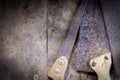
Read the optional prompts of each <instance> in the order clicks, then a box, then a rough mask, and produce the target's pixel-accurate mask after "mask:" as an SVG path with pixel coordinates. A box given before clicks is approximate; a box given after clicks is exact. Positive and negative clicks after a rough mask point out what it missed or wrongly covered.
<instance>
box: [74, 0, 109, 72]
mask: <svg viewBox="0 0 120 80" xmlns="http://www.w3.org/2000/svg"><path fill="white" fill-rule="evenodd" d="M109 51H110V49H109V43H108V39H107V34H106V30H105V25H104V20H103V16H102V13H101V9H100V5H99V2H98V1H93V0H89V2H88V5H87V8H86V10H85V14H84V17H83V20H82V23H81V25H80V32H79V39H78V53H77V56H76V58H77V59H76V69H77V70H79V71H85V72H93V70H92V69H91V68H90V65H89V60H90V59H92V58H94V57H96V56H98V55H100V54H101V53H104V52H109ZM93 65H94V66H95V64H93Z"/></svg>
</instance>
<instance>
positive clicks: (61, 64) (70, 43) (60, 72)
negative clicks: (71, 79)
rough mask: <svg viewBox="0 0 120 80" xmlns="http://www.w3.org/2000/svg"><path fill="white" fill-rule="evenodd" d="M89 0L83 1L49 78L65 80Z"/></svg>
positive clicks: (49, 73)
mask: <svg viewBox="0 0 120 80" xmlns="http://www.w3.org/2000/svg"><path fill="white" fill-rule="evenodd" d="M87 1H88V0H83V1H82V2H81V4H80V6H79V8H78V10H77V12H76V14H75V17H74V18H73V21H72V23H71V25H70V29H69V32H68V35H67V37H66V40H65V42H64V43H63V46H62V47H61V49H60V50H59V53H58V56H59V57H58V59H57V60H56V61H55V63H54V64H53V66H52V67H51V68H50V70H49V72H48V76H49V77H50V78H52V79H53V80H63V79H64V75H65V72H66V70H67V66H68V61H69V59H70V56H71V52H72V49H73V47H74V44H75V40H76V37H77V34H78V30H79V26H80V23H81V20H82V17H83V14H84V10H85V8H86V5H87Z"/></svg>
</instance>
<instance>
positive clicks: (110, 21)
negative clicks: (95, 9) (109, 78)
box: [101, 0, 120, 80]
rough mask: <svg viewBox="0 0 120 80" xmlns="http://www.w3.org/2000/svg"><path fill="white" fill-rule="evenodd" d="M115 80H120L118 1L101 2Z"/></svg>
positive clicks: (119, 8)
mask: <svg viewBox="0 0 120 80" xmlns="http://www.w3.org/2000/svg"><path fill="white" fill-rule="evenodd" d="M101 5H102V10H103V15H104V19H105V24H106V29H107V33H108V37H109V42H110V48H111V52H112V57H113V64H114V66H113V67H114V69H115V75H116V78H117V77H118V78H119V79H118V80H120V0H114V1H112V0H101Z"/></svg>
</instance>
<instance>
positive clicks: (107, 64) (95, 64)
mask: <svg viewBox="0 0 120 80" xmlns="http://www.w3.org/2000/svg"><path fill="white" fill-rule="evenodd" d="M111 63H112V62H111V53H110V52H109V53H105V54H103V55H100V56H98V57H96V58H93V59H91V60H90V66H91V68H92V69H93V70H94V71H95V72H96V73H97V75H98V80H111V78H110V68H111Z"/></svg>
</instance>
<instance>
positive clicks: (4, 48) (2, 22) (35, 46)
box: [0, 0, 47, 80]
mask: <svg viewBox="0 0 120 80" xmlns="http://www.w3.org/2000/svg"><path fill="white" fill-rule="evenodd" d="M44 1H45V0H44ZM44 1H42V0H40V1H38V0H36V1H34V0H31V1H30V2H27V0H24V1H22V0H14V1H12V0H0V80H35V79H34V78H36V76H37V78H38V79H39V80H46V79H47V74H46V73H47V67H46V66H47V57H46V25H45V23H46V10H45V9H46V5H45V4H46V2H44ZM41 72H42V73H41Z"/></svg>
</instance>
